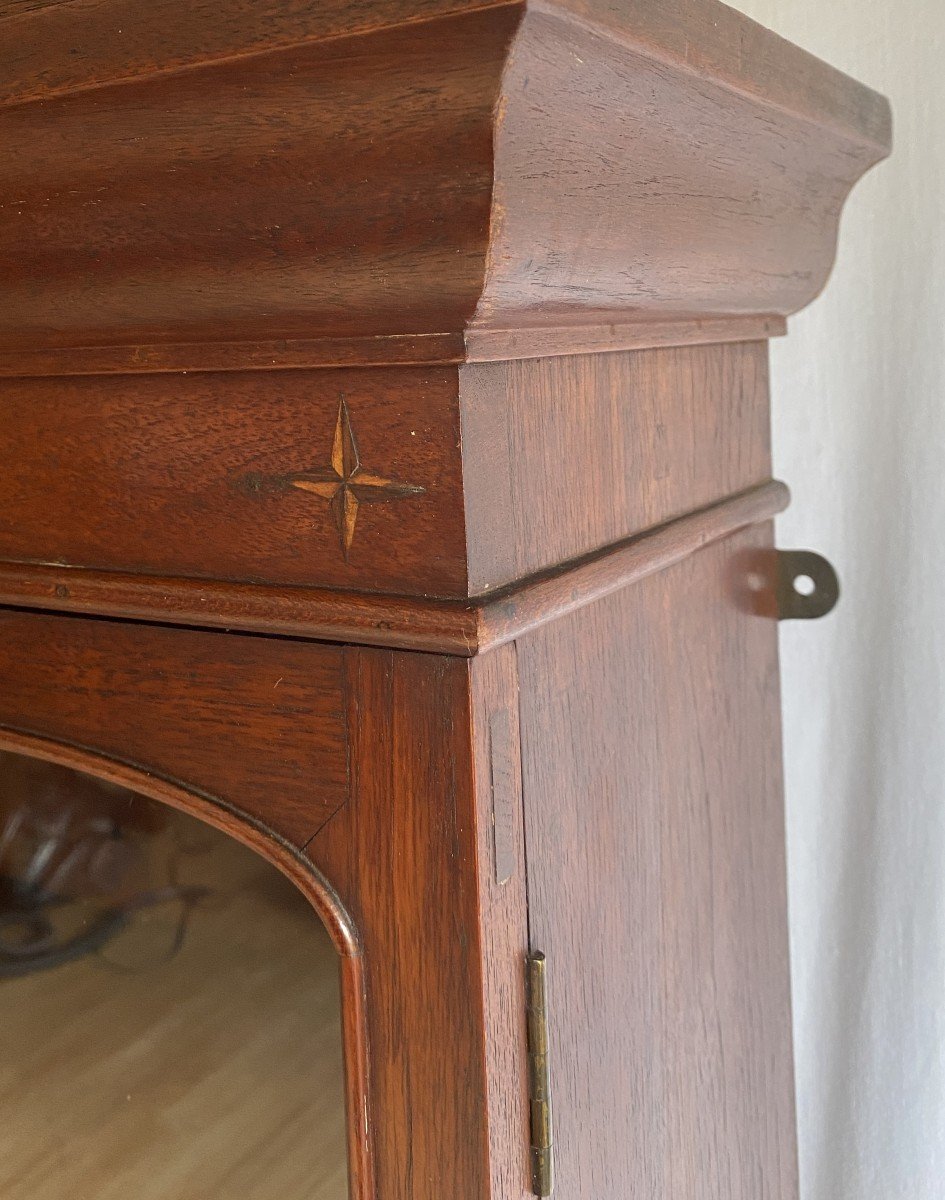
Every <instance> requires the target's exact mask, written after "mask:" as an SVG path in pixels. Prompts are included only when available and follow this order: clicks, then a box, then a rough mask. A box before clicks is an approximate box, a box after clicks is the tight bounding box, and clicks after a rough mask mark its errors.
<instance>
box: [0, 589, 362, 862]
mask: <svg viewBox="0 0 945 1200" xmlns="http://www.w3.org/2000/svg"><path fill="white" fill-rule="evenodd" d="M342 655H343V652H342V651H341V650H340V649H338V648H335V647H328V646H316V645H312V644H307V645H306V644H293V643H291V642H287V641H276V640H271V639H266V638H253V637H239V636H235V635H231V636H229V637H226V636H223V635H221V634H212V633H199V632H195V631H192V630H175V629H166V628H160V627H157V626H152V627H148V626H142V625H128V624H121V623H109V622H104V621H96V620H84V619H82V618H71V617H61V616H60V617H54V616H44V615H41V614H37V613H33V614H30V613H17V612H10V611H6V612H3V613H0V679H2V680H3V686H2V688H0V729H3V730H11V731H14V732H18V733H23V734H28V735H32V736H34V737H39V738H45V739H48V740H50V741H53V742H61V743H65V744H66V745H67V746H68V745H72V746H76V747H79V748H85V749H88V750H89V751H91V752H92V753H94V754H98V755H102V756H105V757H107V758H110V759H114V760H116V761H117V762H119V763H124V764H126V765H127V766H129V767H131V768H134V769H136V770H138V771H140V772H147V773H153V774H155V775H157V776H159V777H163V778H164V779H166V780H168V781H169V782H171V783H177V784H179V785H180V786H182V787H183V788H184V789H187V790H189V791H191V792H197V793H198V794H202V795H203V796H204V797H207V798H211V799H212V800H214V801H215V802H217V803H218V804H221V805H223V806H225V807H229V808H230V809H232V810H234V811H235V812H236V813H237V814H240V813H241V814H244V815H247V814H248V817H249V819H250V820H251V821H258V822H262V823H263V824H264V825H266V826H267V827H268V829H269V830H271V831H272V832H273V833H274V834H278V835H279V836H281V837H283V838H285V839H286V840H287V841H289V842H290V843H292V844H294V845H296V846H301V845H303V844H304V843H305V842H306V841H307V840H308V839H309V838H310V837H311V836H312V835H313V834H314V833H315V832H316V830H317V829H318V828H319V827H320V826H321V825H322V824H323V823H324V822H325V821H326V820H327V819H328V818H329V817H330V816H331V814H332V813H334V812H335V811H336V810H337V809H338V807H339V806H340V805H342V804H344V802H345V799H346V797H347V793H348V777H347V752H346V744H347V730H346V724H345V720H346V717H345V707H344V691H343V676H342Z"/></svg>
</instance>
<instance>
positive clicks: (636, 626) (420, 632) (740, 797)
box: [0, 0, 890, 1200]
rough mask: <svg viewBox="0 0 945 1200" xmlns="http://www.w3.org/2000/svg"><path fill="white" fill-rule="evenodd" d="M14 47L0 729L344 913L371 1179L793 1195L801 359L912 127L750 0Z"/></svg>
mask: <svg viewBox="0 0 945 1200" xmlns="http://www.w3.org/2000/svg"><path fill="white" fill-rule="evenodd" d="M0 17H2V19H0V149H2V161H3V166H2V169H0V170H2V183H0V192H2V195H0V217H2V219H0V256H2V258H3V261H4V264H5V267H4V276H3V282H2V284H0V444H2V446H3V469H2V471H0V604H2V605H3V606H4V608H3V609H2V611H0V748H2V749H4V750H6V751H15V752H17V753H19V754H25V755H28V756H34V757H36V758H38V759H43V760H48V761H50V762H52V763H56V764H60V765H65V766H69V767H74V768H77V769H81V770H82V771H85V772H87V773H89V774H91V775H94V776H97V777H101V778H103V779H106V780H110V781H111V782H113V783H117V784H120V785H122V786H125V787H129V788H132V789H134V790H135V791H137V792H140V793H142V794H144V795H146V796H149V797H152V798H154V799H156V800H159V801H161V802H163V803H166V804H168V805H172V806H175V807H177V808H179V809H183V810H185V811H187V812H190V813H192V814H195V815H197V816H198V817H200V818H201V819H202V820H204V821H206V822H209V823H210V824H211V825H214V826H217V827H219V828H221V829H223V830H224V831H226V832H227V833H229V834H231V835H232V836H233V837H235V838H237V839H240V840H241V841H243V842H245V843H247V844H248V845H250V846H251V847H252V848H253V849H254V850H255V851H257V852H258V853H259V854H260V855H262V856H264V857H265V858H267V859H269V860H270V861H272V862H273V863H275V864H276V865H277V866H278V867H279V868H280V869H281V870H282V871H283V872H284V873H286V874H287V875H288V876H289V877H290V879H292V880H293V881H294V883H295V884H296V885H297V886H298V888H300V889H301V890H302V892H303V893H304V894H305V895H306V896H307V897H308V898H309V900H310V901H311V903H312V904H313V905H314V907H315V909H316V911H317V912H318V914H319V915H320V917H321V918H322V920H323V921H324V923H325V925H326V927H327V929H328V931H329V933H330V935H331V938H332V940H333V943H334V945H335V948H336V949H337V951H338V954H339V955H340V958H341V964H342V966H341V970H342V990H343V1019H344V1053H345V1070H346V1081H347V1082H346V1088H347V1116H348V1140H349V1178H350V1191H351V1197H352V1200H442V1197H444V1196H451V1197H454V1198H455V1200H523V1198H524V1197H527V1196H529V1195H530V1194H532V1193H533V1190H538V1191H539V1192H541V1191H542V1190H547V1185H548V1179H547V1178H546V1176H545V1166H546V1163H547V1160H549V1159H551V1160H553V1168H554V1177H555V1185H554V1186H555V1194H556V1195H558V1196H560V1197H561V1198H562V1200H602V1198H604V1197H607V1198H613V1197H621V1198H622V1197H626V1198H628V1200H629V1198H631V1197H632V1198H634V1200H657V1198H664V1197H672V1198H673V1200H796V1197H797V1178H796V1165H795V1158H796V1151H795V1134H794V1108H793V1106H794V1100H793V1082H792V1061H791V1025H790V1005H789V981H788V962H787V936H786V904H785V868H784V833H783V813H782V795H781V766H780V741H779V739H780V732H779V696H778V658H777V625H776V618H777V615H778V585H779V559H778V557H777V552H776V551H775V550H774V549H773V535H772V523H771V522H772V518H773V517H774V516H775V514H776V513H777V512H778V511H779V510H780V509H782V508H783V507H784V505H785V503H786V501H787V491H786V489H785V487H784V486H783V485H782V484H780V483H778V482H774V481H772V479H771V463H770V446H769V396H768V368H767V341H768V339H769V338H770V337H772V336H775V335H777V334H780V333H782V332H783V329H784V322H785V318H786V316H787V315H789V314H790V313H792V312H794V311H796V310H798V309H799V308H801V307H802V306H803V305H805V304H806V303H808V302H809V301H810V300H811V299H812V298H813V297H814V296H815V295H816V294H817V292H818V291H819V290H820V288H821V287H822V286H823V284H824V282H825V280H826V278H827V275H828V272H829V269H830V266H831V262H832V259H833V254H834V250H835V244H836V238H837V226H838V221H839V216H840V210H841V206H842V204H843V202H844V200H845V198H846V196H847V194H848V192H849V190H850V188H851V187H852V186H853V184H854V183H855V181H856V180H857V179H858V178H859V177H860V176H861V175H862V174H863V173H864V172H865V171H866V170H867V168H869V167H870V166H871V165H873V164H874V163H876V162H877V161H878V160H879V159H881V158H882V157H884V156H885V154H886V153H887V152H888V148H889V139H890V119H889V111H888V106H887V105H886V103H885V101H883V100H882V99H881V98H880V97H878V96H876V95H875V94H874V93H872V92H870V91H869V90H867V89H865V88H863V87H861V86H859V85H857V84H855V83H853V82H852V81H850V80H849V79H847V78H845V77H844V76H842V75H840V74H838V73H837V72H835V71H834V70H832V69H831V68H829V67H827V66H825V65H824V64H822V63H820V62H819V61H817V60H815V59H813V58H811V57H810V56H808V55H806V54H805V53H803V52H801V51H800V50H797V49H795V48H794V47H792V46H790V45H788V44H787V43H785V42H783V41H781V40H780V39H779V38H777V37H775V36H774V35H772V34H770V33H768V32H766V31H765V30H763V29H761V28H760V27H758V26H757V25H755V24H753V23H752V22H750V21H748V20H747V19H745V18H743V17H741V16H739V15H737V14H736V13H735V12H733V11H732V10H730V9H728V8H726V7H724V6H723V5H721V4H718V3H716V2H715V0H662V2H660V3H654V2H653V0H516V2H508V0H487V2H485V3H483V0H412V2H410V3H407V2H406V0H357V2H356V0H322V2H321V3H319V4H317V5H308V4H298V3H294V2H291V0H258V2H256V3H253V4H248V3H244V2H243V0H216V2H215V3H213V4H210V3H202V2H201V3H193V2H192V0H153V2H152V3H151V4H148V5H140V4H137V3H133V2H131V0H93V2H92V3H89V4H83V5H77V4H74V3H67V2H60V3H49V4H45V5H40V6H37V5H32V4H24V3H21V2H19V0H5V3H3V4H0ZM782 575H783V571H782ZM789 582H790V580H788V583H789ZM780 583H781V584H783V583H784V580H783V578H782V579H780ZM782 599H783V597H782ZM539 954H543V955H544V963H545V970H546V975H547V977H546V983H545V992H546V996H545V999H546V1006H545V1013H544V1018H545V1020H546V1022H547V1039H548V1044H547V1059H546V1063H545V1065H546V1066H547V1068H548V1079H549V1083H550V1091H551V1096H552V1102H553V1110H554V1137H553V1149H552V1150H551V1151H550V1153H548V1154H544V1155H543V1154H542V1153H540V1147H539V1148H538V1149H537V1150H536V1149H533V1148H532V1147H533V1146H534V1145H536V1144H537V1143H540V1142H541V1141H542V1128H541V1126H542V1121H541V1115H542V1114H541V1108H540V1105H538V1104H536V1103H534V1102H532V1103H530V1095H529V1093H530V1087H531V1088H532V1090H533V1091H534V1088H535V1083H536V1080H535V1076H536V1073H537V1074H539V1075H540V1074H541V1072H540V1071H538V1072H536V1070H535V1069H534V1063H533V1064H532V1065H533V1069H532V1070H531V1071H530V1070H529V1053H530V1052H529V1038H528V1030H527V1023H528V1021H527V1013H528V1011H529V996H528V995H527V992H526V970H527V964H528V963H529V962H534V960H535V956H536V955H539ZM532 970H535V968H534V967H532ZM53 982H54V976H52V975H51V976H50V986H53ZM539 999H540V997H538V996H537V995H533V996H532V997H531V1000H532V1002H533V1003H532V1012H531V1023H532V1026H533V1028H532V1030H531V1035H532V1052H533V1058H534V1052H535V1051H536V1050H542V1049H543V1047H542V1046H541V1045H539V1044H538V1041H540V1038H539V1037H538V1035H539V1034H540V1033H541V1024H542V1022H541V1019H540V1018H541V1017H542V1014H541V1013H537V1014H536V1013H535V1011H534V1008H535V1006H536V1005H537V1002H538V1000H539ZM259 1019H260V1021H265V1020H266V1014H265V1013H260V1017H259ZM536 1039H537V1040H536ZM305 1052H306V1051H305V1046H304V1045H300V1046H299V1047H298V1053H299V1054H305ZM530 1081H531V1082H530ZM539 1082H541V1080H539ZM2 1103H3V1105H15V1103H16V1098H15V1096H3V1097H2ZM2 1138H3V1134H2V1132H0V1142H2ZM25 1194H26V1193H24V1195H25ZM305 1194H306V1195H307V1194H308V1193H305ZM80 1200H81V1198H80ZM167 1200H190V1197H189V1196H183V1195H181V1196H179V1197H178V1196H168V1197H167ZM207 1200H209V1198H207ZM232 1200H240V1197H239V1196H235V1195H234V1196H233V1197H232ZM283 1200H287V1198H285V1197H283ZM299 1200H303V1197H302V1196H301V1195H300V1197H299Z"/></svg>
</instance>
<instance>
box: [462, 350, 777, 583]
mask: <svg viewBox="0 0 945 1200" xmlns="http://www.w3.org/2000/svg"><path fill="white" fill-rule="evenodd" d="M460 405H461V414H462V436H463V473H464V490H465V510H466V511H465V519H466V543H467V558H468V564H469V565H468V574H469V591H470V593H471V594H472V595H479V594H482V593H485V592H488V591H490V590H494V589H498V588H501V587H503V586H504V585H506V584H510V583H513V582H515V581H516V580H521V579H523V578H525V577H527V576H530V575H534V574H535V573H536V572H539V571H543V570H546V569H548V568H550V567H554V566H556V565H558V564H561V563H565V562H568V561H570V560H572V559H576V558H580V557H582V556H583V555H586V554H590V553H593V552H594V551H597V550H599V549H601V548H603V547H605V546H609V545H612V544H614V543H615V542H619V541H621V540H623V539H624V538H627V537H629V536H631V535H633V534H636V533H639V532H640V531H642V530H645V529H650V528H653V527H654V526H656V525H660V524H662V523H664V522H666V521H669V520H671V519H672V518H674V517H678V516H680V515H682V514H684V513H687V512H692V511H693V510H694V509H699V508H704V507H706V506H707V505H710V504H712V503H715V502H716V501H719V500H722V499H724V498H725V497H727V496H731V495H732V494H734V493H736V492H742V491H745V490H746V489H748V488H750V487H752V486H754V485H758V484H761V483H763V482H765V481H766V480H768V479H769V478H770V476H771V457H770V451H769V442H770V434H769V415H768V347H767V343H766V342H755V343H750V344H747V345H731V346H699V347H691V346H687V347H681V348H679V349H666V350H650V351H640V352H636V353H622V354H620V353H614V354H595V355H578V356H559V357H555V358H545V359H531V360H525V361H514V362H507V363H490V364H488V365H486V364H468V365H466V366H464V367H462V368H461V370H460Z"/></svg>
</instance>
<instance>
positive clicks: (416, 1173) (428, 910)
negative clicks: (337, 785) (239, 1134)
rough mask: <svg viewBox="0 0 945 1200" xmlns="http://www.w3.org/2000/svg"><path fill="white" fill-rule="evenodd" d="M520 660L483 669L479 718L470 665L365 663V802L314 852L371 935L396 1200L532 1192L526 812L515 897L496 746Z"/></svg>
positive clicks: (370, 1020)
mask: <svg viewBox="0 0 945 1200" xmlns="http://www.w3.org/2000/svg"><path fill="white" fill-rule="evenodd" d="M513 667H514V658H510V657H509V656H508V655H506V656H505V657H503V656H501V655H500V656H498V657H497V658H495V659H494V660H490V661H489V663H488V664H486V665H483V666H482V667H478V668H477V672H476V676H477V678H476V696H475V703H474V707H473V708H471V691H470V668H469V667H468V665H467V664H465V663H463V662H462V661H460V660H456V659H448V658H439V657H431V656H425V655H409V654H402V653H401V654H396V653H391V652H387V651H379V650H358V651H352V652H350V655H349V692H350V695H351V697H352V709H351V716H350V722H351V728H352V780H351V802H350V804H349V806H348V807H347V808H345V809H344V810H343V811H342V812H339V813H338V814H337V816H336V817H335V818H334V819H333V820H332V821H331V822H330V823H329V824H328V825H327V826H325V828H324V829H323V830H322V831H321V832H320V833H319V835H318V836H317V837H316V838H315V839H314V840H313V841H312V842H310V843H309V845H308V847H307V848H306V854H307V855H308V856H309V857H310V858H311V860H312V862H313V863H314V864H315V865H316V866H317V867H318V868H319V870H320V871H321V872H323V873H324V874H325V876H326V877H328V878H330V879H331V880H332V883H333V884H334V886H335V888H336V889H337V891H338V894H339V896H340V897H341V899H342V902H343V903H344V904H345V906H346V908H347V909H348V911H349V912H350V913H351V917H352V920H353V921H354V923H355V925H356V926H357V928H358V929H359V930H360V933H361V945H362V953H363V961H364V976H365V985H366V996H367V1002H366V1010H365V1011H366V1029H365V1034H366V1036H367V1038H368V1045H369V1047H370V1080H371V1106H370V1109H369V1114H368V1115H369V1120H370V1122H371V1128H370V1130H369V1134H370V1138H371V1144H372V1146H373V1150H374V1155H375V1160H374V1161H375V1170H376V1179H377V1186H378V1193H379V1195H380V1196H382V1197H384V1200H440V1198H441V1197H442V1196H443V1195H444V1194H447V1193H448V1194H450V1195H456V1196H462V1197H464V1198H465V1197H469V1198H470V1200H472V1198H473V1197H483V1198H485V1197H486V1196H488V1195H490V1188H491V1187H492V1185H493V1182H494V1183H495V1185H496V1191H495V1192H494V1193H493V1194H494V1195H496V1196H502V1197H508V1198H512V1197H518V1196H521V1195H523V1194H524V1193H525V1192H526V1190H527V1189H526V1184H527V1157H526V1151H527V1123H526V1115H525V1114H526V1106H525V1102H524V1099H525V1097H524V1092H525V1079H526V1072H525V1060H524V1036H523V1032H524V1004H523V1002H522V1001H523V997H522V963H523V959H524V954H525V950H526V948H527V936H526V927H525V904H524V899H525V869H524V845H523V842H522V838H521V818H520V816H519V818H518V820H517V822H516V830H515V832H516V833H517V834H518V839H517V847H516V859H517V866H516V870H515V877H514V879H513V880H512V881H510V882H509V883H507V884H506V885H504V890H503V889H502V888H500V886H499V885H498V884H496V883H495V882H494V875H493V857H492V850H491V840H490V836H489V834H490V832H491V803H490V802H491V788H490V786H489V760H488V755H487V754H486V753H485V752H484V749H485V742H484V738H485V737H486V736H487V732H486V731H487V729H488V725H487V721H488V718H489V716H490V715H491V714H492V713H493V712H494V711H496V710H497V709H500V710H504V711H508V712H510V713H511V714H512V719H513V720H514V719H515V713H514V707H512V706H514V704H515V700H516V694H515V691H514V687H513V686H512V676H511V674H510V672H511V670H512V669H513ZM474 743H475V745H476V747H477V748H478V750H479V759H478V766H474V765H473V763H474ZM519 811H521V810H519Z"/></svg>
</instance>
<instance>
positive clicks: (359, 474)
mask: <svg viewBox="0 0 945 1200" xmlns="http://www.w3.org/2000/svg"><path fill="white" fill-rule="evenodd" d="M284 478H285V482H286V483H288V484H289V485H290V486H291V487H294V488H298V489H299V490H300V491H303V492H314V494H315V495H316V496H320V497H321V498H322V499H323V500H327V501H328V507H329V511H330V512H331V515H332V519H333V520H334V522H335V526H336V528H337V530H338V534H339V536H340V538H341V548H342V550H343V551H344V556H345V560H346V561H347V558H348V552H349V551H350V549H351V543H352V542H353V541H354V531H355V527H356V525H357V521H358V509H359V507H360V506H361V505H362V504H377V503H382V502H385V501H389V500H401V499H403V498H404V497H405V496H419V495H420V494H421V493H422V492H423V491H424V489H423V488H422V487H417V486H416V485H415V484H412V483H402V482H401V481H400V480H399V479H388V478H386V476H383V475H375V474H374V473H373V472H372V471H367V470H365V469H364V468H363V467H362V466H361V457H360V455H359V454H358V444H357V442H356V441H355V437H354V430H353V429H352V427H351V415H350V413H349V412H348V405H347V402H346V400H345V399H344V397H342V398H341V402H340V403H339V405H338V420H337V422H336V423H335V435H334V439H333V441H332V447H331V466H330V467H323V468H316V469H315V470H313V471H298V472H295V473H294V474H291V475H286V476H285V477H284Z"/></svg>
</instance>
